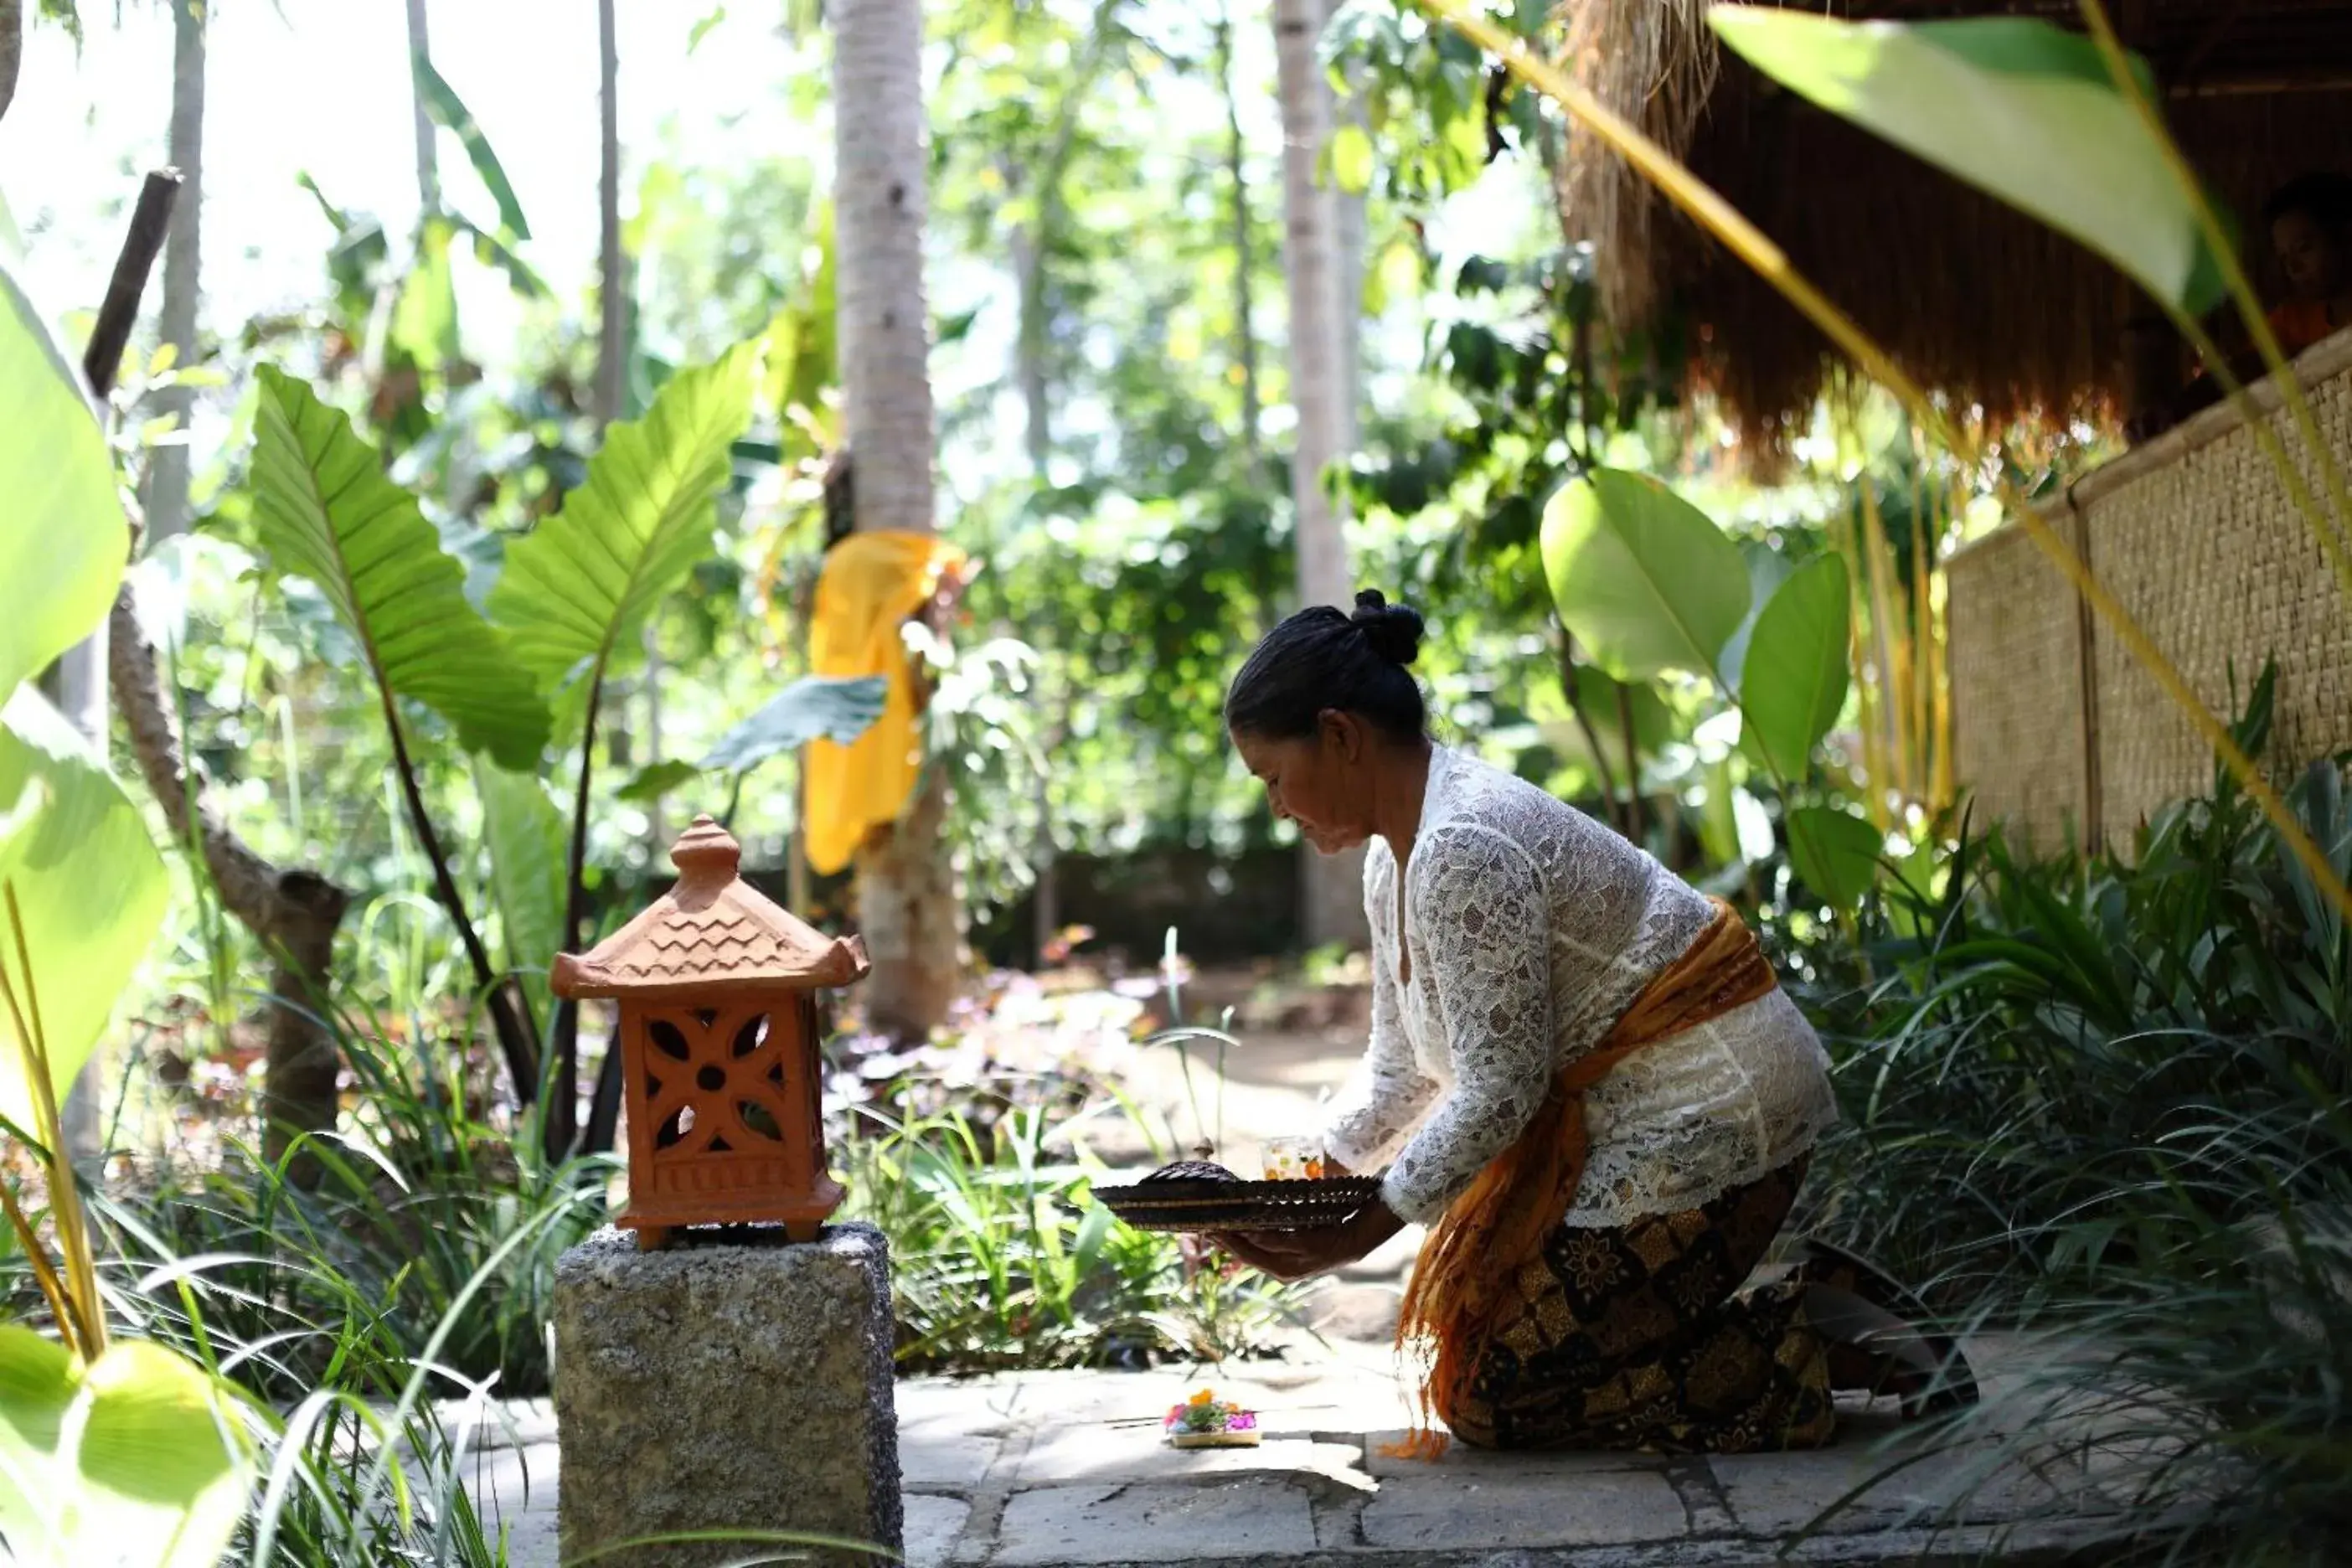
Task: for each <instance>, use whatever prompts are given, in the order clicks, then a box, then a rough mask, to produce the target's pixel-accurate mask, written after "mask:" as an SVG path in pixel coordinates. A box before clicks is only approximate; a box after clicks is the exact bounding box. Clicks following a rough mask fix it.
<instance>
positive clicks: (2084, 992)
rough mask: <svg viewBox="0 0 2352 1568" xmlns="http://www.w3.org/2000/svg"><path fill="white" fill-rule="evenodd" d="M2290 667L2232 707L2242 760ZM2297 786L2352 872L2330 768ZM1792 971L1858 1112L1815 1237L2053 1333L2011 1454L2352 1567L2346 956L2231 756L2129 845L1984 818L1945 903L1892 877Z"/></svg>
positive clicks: (2198, 1521)
mask: <svg viewBox="0 0 2352 1568" xmlns="http://www.w3.org/2000/svg"><path fill="white" fill-rule="evenodd" d="M2272 687H2273V674H2272V673H2271V672H2267V671H2266V672H2265V673H2264V675H2263V678H2262V679H2261V680H2260V681H2259V682H2258V683H2257V684H2256V686H2255V688H2254V690H2253V692H2252V698H2251V700H2250V702H2249V704H2248V707H2247V709H2246V711H2245V713H2244V715H2243V716H2242V718H2241V719H2240V720H2239V721H2238V722H2237V725H2236V735H2235V739H2236V740H2237V742H2238V743H2239V744H2240V745H2241V746H2242V748H2244V749H2245V750H2246V751H2247V752H2249V753H2251V754H2256V755H2259V754H2260V752H2261V750H2262V746H2263V741H2264V739H2265V738H2266V731H2267V728H2268V717H2269V708H2270V699H2271V691H2272ZM2286 798H2287V799H2288V801H2289V802H2290V803H2291V805H2292V806H2293V809H2294V812H2295V814H2296V816H2297V818H2298V820H2299V823H2300V826H2302V828H2303V830H2304V831H2305V833H2306V834H2307V835H2308V836H2309V837H2310V838H2311V839H2312V840H2313V841H2314V842H2315V843H2316V844H2318V845H2320V846H2322V847H2324V849H2325V851H2326V854H2327V855H2328V856H2329V857H2330V858H2332V860H2333V861H2334V863H2335V864H2336V867H2337V868H2338V869H2339V874H2340V872H2341V870H2343V869H2344V868H2352V820H2347V812H2346V803H2345V800H2344V792H2343V776H2342V773H2341V771H2340V766H2339V765H2338V764H2336V763H2321V764H2319V765H2317V766H2315V767H2313V768H2311V769H2309V770H2307V771H2306V772H2305V773H2304V774H2303V775H2302V776H2301V777H2300V779H2299V780H2298V781H2297V782H2296V783H2295V784H2294V786H2293V788H2292V789H2290V790H2289V791H2287V792H2286ZM1791 957H1792V959H1793V960H1794V963H1793V964H1792V968H1794V969H1796V970H1797V971H1798V972H1800V973H1803V974H1804V975H1805V976H1806V978H1805V979H1804V980H1803V981H1802V982H1801V990H1802V999H1803V1001H1804V1002H1805V1004H1806V1005H1807V1008H1808V1011H1809V1012H1811V1014H1812V1015H1813V1016H1814V1017H1815V1018H1816V1019H1817V1020H1818V1021H1820V1023H1821V1024H1822V1027H1823V1033H1824V1035H1825V1037H1826V1038H1827V1039H1828V1042H1829V1044H1830V1046H1831V1048H1832V1056H1833V1057H1834V1058H1836V1061H1837V1083H1838V1086H1839V1091H1840V1096H1841V1100H1842V1102H1843V1108H1844V1110H1845V1114H1846V1120H1847V1126H1846V1128H1845V1130H1844V1131H1843V1132H1842V1133H1841V1134H1839V1135H1838V1136H1837V1137H1836V1138H1835V1139H1833V1140H1832V1142H1831V1144H1830V1145H1829V1146H1828V1147H1827V1148H1826V1149H1825V1151H1824V1153H1825V1159H1824V1162H1823V1169H1822V1174H1823V1175H1824V1176H1825V1177H1826V1178H1827V1179H1826V1180H1825V1181H1823V1182H1822V1183H1821V1184H1820V1186H1819V1187H1818V1188H1817V1190H1818V1191H1821V1192H1823V1193H1825V1194H1827V1195H1826V1198H1825V1199H1824V1200H1823V1201H1824V1203H1825V1205H1826V1212H1825V1213H1824V1214H1823V1215H1822V1216H1821V1217H1822V1223H1823V1225H1824V1226H1826V1227H1827V1228H1829V1229H1831V1230H1833V1231H1836V1232H1839V1233H1841V1234H1843V1235H1844V1236H1846V1237H1850V1238H1851V1239H1852V1240H1853V1241H1854V1242H1855V1243H1856V1244H1857V1245H1859V1246H1861V1247H1863V1248H1864V1250H1866V1251H1868V1252H1871V1253H1873V1254H1874V1255H1875V1256H1877V1257H1878V1258H1880V1259H1881V1260H1882V1261H1884V1262H1885V1263H1886V1264H1887V1265H1889V1266H1890V1267H1892V1268H1895V1270H1896V1271H1897V1272H1898V1273H1903V1274H1906V1275H1907V1276H1909V1277H1910V1278H1912V1279H1915V1280H1918V1281H1921V1282H1923V1283H1924V1284H1925V1285H1926V1286H1927V1289H1928V1291H1929V1294H1930V1297H1931V1299H1932V1300H1936V1301H1937V1303H1938V1304H1939V1305H1941V1306H1942V1307H1944V1308H1946V1309H1947V1310H1948V1311H1949V1312H1950V1314H1951V1316H1952V1317H1953V1318H1954V1319H1955V1320H1957V1321H1959V1322H1960V1323H1961V1324H1962V1325H1963V1326H1990V1327H1995V1328H2000V1329H2002V1330H2006V1331H2026V1332H2029V1333H2032V1334H2037V1335H2046V1336H2048V1340H2049V1344H2050V1346H2051V1350H2050V1353H2049V1354H2048V1355H2046V1356H2044V1357H2042V1358H2039V1359H2038V1361H2037V1363H2036V1365H2037V1368H2038V1370H2036V1371H2035V1372H2034V1373H2032V1375H2031V1376H2029V1378H2028V1379H2027V1387H2026V1389H2025V1391H2024V1393H2023V1394H2022V1395H2021V1397H2023V1398H2025V1399H2027V1400H2028V1401H2030V1402H2032V1404H2033V1405H2034V1406H2036V1407H2038V1418H2037V1419H2033V1420H2029V1421H2026V1422H2024V1423H2022V1429H2021V1433H2020V1435H2017V1436H2011V1437H2010V1438H2008V1439H2005V1441H2004V1444H2003V1449H2004V1451H2005V1452H2007V1453H2009V1454H2011V1455H2012V1456H2014V1457H2020V1458H2034V1459H2036V1460H2037V1462H2039V1461H2042V1460H2047V1459H2049V1458H2052V1457H2053V1454H2059V1455H2060V1457H2064V1458H2074V1459H2076V1460H2080V1459H2082V1458H2086V1457H2087V1458H2091V1459H2092V1460H2093V1461H2095V1462H2096V1463H2104V1464H2106V1465H2107V1466H2108V1468H2109V1470H2110V1473H2111V1479H2112V1484H2113V1485H2114V1486H2116V1487H2117V1488H2119V1489H2120V1491H2119V1492H2118V1495H2117V1499H2116V1500H2118V1501H2120V1502H2123V1503H2125V1504H2126V1506H2128V1507H2129V1508H2130V1510H2131V1511H2132V1513H2133V1515H2134V1517H2135V1518H2136V1519H2137V1520H2141V1521H2146V1522H2147V1527H2148V1528H2147V1539H2146V1540H2145V1541H2144V1542H2141V1546H2140V1550H2141V1551H2143V1552H2144V1553H2145V1554H2146V1555H2147V1557H2148V1558H2149V1559H2150V1560H2162V1561H2200V1562H2203V1561H2228V1562H2233V1563H2306V1562H2308V1563H2320V1562H2326V1561H2333V1560H2334V1559H2333V1558H2331V1557H2330V1556H2329V1555H2328V1553H2329V1552H2332V1551H2335V1550H2336V1547H2335V1546H2334V1545H2332V1544H2331V1542H2340V1541H2341V1540H2342V1539H2343V1532H2344V1531H2345V1530H2346V1529H2347V1526H2352V1463H2347V1458H2352V1394H2347V1390H2352V1375H2347V1374H2352V1114H2347V1110H2346V1096H2347V1089H2352V943H2347V935H2346V929H2345V926H2344V924H2343V922H2342V921H2340V920H2338V919H2337V918H2336V910H2335V907H2334V905H2333V903H2332V901H2331V900H2329V899H2328V898H2327V896H2326V894H2325V893H2324V892H2323V891H2322V889H2320V887H2319V886H2318V885H2317V884H2316V883H2315V881H2314V879H2312V878H2311V877H2310V875H2309V874H2308V873H2307V871H2306V870H2305V868H2304V866H2303V865H2302V864H2301V863H2300V861H2299V860H2298V859H2297V858H2296V857H2295V856H2294V854H2292V853H2290V852H2289V851H2288V850H2287V848H2286V847H2284V845H2283V843H2282V842H2281V839H2280V836H2279V835H2278V834H2277V833H2276V831H2275V830H2274V829H2273V826H2272V825H2271V824H2270V822H2269V821H2268V820H2267V819H2266V817H2265V816H2264V815H2263V812H2262V811H2261V810H2260V809H2259V808H2258V807H2256V806H2255V805H2253V804H2252V802H2250V801H2248V800H2247V799H2246V798H2245V796H2244V795H2243V794H2242V792H2240V791H2239V790H2238V789H2237V788H2236V787H2235V784H2234V782H2233V779H2232V776H2231V773H2230V771H2229V770H2228V769H2227V768H2217V770H2216V773H2215V782H2214V787H2213V792H2212V794H2211V795H2209V796H2207V797H2205V798H2203V799H2200V800H2196V801H2191V802H2188V803H2184V804H2182V805H2178V806H2175V807H2173V808H2171V809H2168V810H2167V811H2165V812H2164V813H2162V814H2160V815H2159V816H2157V817H2156V818H2155V819H2154V820H2153V821H2151V822H2150V823H2149V824H2148V825H2147V826H2146V827H2145V828H2144V829H2143V830H2142V832H2141V833H2140V834H2139V835H2138V836H2137V842H2136V844H2135V845H2134V847H2133V853H2132V854H2131V855H2130V856H2129V857H2127V858H2126V857H2120V856H2113V855H2107V854H2104V853H2103V854H2097V855H2094V856H2091V857H2089V858H2086V859H2083V860H2079V861H2078V860H2071V859H2070V860H2060V861H2036V860H2033V859H2031V858H2026V857H2024V856H2021V855H2020V854H2018V853H2016V852H2015V851H2013V850H2012V849H2011V847H2009V846H2008V845H2007V844H2005V843H2004V842H2003V840H2002V839H2001V837H2000V836H1999V835H1990V836H1987V837H1984V838H1982V839H1981V840H1978V841H1975V842H1973V843H1970V844H1968V845H1966V846H1964V847H1963V848H1962V850H1961V851H1960V853H1959V854H1958V856H1957V857H1956V858H1955V859H1954V861H1953V863H1952V865H1951V867H1950V869H1949V876H1948V881H1947V884H1946V886H1945V889H1944V891H1943V892H1942V894H1941V895H1940V896H1939V897H1937V898H1935V899H1929V898H1927V897H1926V896H1924V895H1922V894H1920V893H1917V892H1916V891H1911V890H1908V889H1900V888H1898V889H1896V890H1895V892H1894V893H1893V894H1892V895H1891V896H1890V898H1889V899H1888V900H1887V901H1886V904H1885V905H1884V906H1882V907H1880V908H1878V909H1875V910H1873V911H1872V918H1871V919H1869V920H1868V921H1866V922H1865V924H1864V930H1863V939H1862V942H1861V943H1860V944H1859V945H1853V944H1849V943H1847V942H1846V941H1845V939H1844V938H1842V937H1840V936H1838V935H1837V934H1836V933H1833V932H1823V933H1822V941H1821V944H1820V945H1818V946H1816V947H1814V948H1812V949H1811V950H1808V951H1803V952H1797V953H1794V954H1792V955H1791ZM2011 1425H2012V1426H2017V1425H2018V1423H2016V1422H2015V1419H2014V1415H2013V1414H2012V1415H2011ZM2086 1447H2087V1448H2089V1449H2092V1450H2095V1452H2091V1453H2088V1454H2087V1455H2086V1454H2085V1453H2084V1451H2083V1450H2084V1449H2085V1448H2086ZM2070 1448H2071V1449H2072V1450H2073V1452H2071V1453H2063V1451H2064V1450H2068V1449H2070ZM2123 1461H2128V1462H2123Z"/></svg>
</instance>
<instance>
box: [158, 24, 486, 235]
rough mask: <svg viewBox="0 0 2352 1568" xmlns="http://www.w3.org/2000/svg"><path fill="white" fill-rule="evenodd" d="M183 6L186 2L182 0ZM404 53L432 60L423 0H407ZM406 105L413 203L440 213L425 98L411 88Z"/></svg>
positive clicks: (438, 169)
mask: <svg viewBox="0 0 2352 1568" xmlns="http://www.w3.org/2000/svg"><path fill="white" fill-rule="evenodd" d="M182 3H183V4H184V3H186V0H182ZM408 52H409V55H410V56H411V58H415V59H421V60H429V59H431V58H433V36H432V32H431V30H430V28H429V27H428V26H426V21H425V0H408ZM410 101H411V103H412V104H413V105H414V107H415V116H416V200H417V205H418V206H419V208H420V209H421V210H423V211H425V212H428V213H433V212H438V211H440V210H441V161H440V159H439V157H438V156H437V155H436V152H435V149H434V142H433V116H432V115H430V114H428V113H427V112H425V94H424V92H423V91H422V90H419V89H414V88H412V89H411V92H410Z"/></svg>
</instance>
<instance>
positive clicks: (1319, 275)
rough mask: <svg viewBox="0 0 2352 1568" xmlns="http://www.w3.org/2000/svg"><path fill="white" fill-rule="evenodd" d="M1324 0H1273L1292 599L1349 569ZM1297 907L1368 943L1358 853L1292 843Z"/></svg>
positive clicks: (1325, 601) (1341, 596)
mask: <svg viewBox="0 0 2352 1568" xmlns="http://www.w3.org/2000/svg"><path fill="white" fill-rule="evenodd" d="M1325 15H1326V7H1325V4H1324V0H1275V6H1274V32H1275V61H1276V82H1277V90H1278V92H1279V94H1280V97H1281V100H1282V206H1283V270H1284V272H1285V273H1286V280H1287V282H1288V285H1289V294H1290V399H1291V403H1292V404H1293V405H1294V406H1295V407H1296V408H1297V414H1298V441H1297V450H1296V452H1295V453H1294V454H1293V456H1292V458H1291V479H1290V493H1291V499H1292V502H1293V505H1294V507H1295V509H1296V512H1297V523H1296V526H1295V528H1294V530H1293V538H1294V539H1295V540H1296V542H1297V554H1298V597H1299V602H1300V603H1301V604H1302V605H1339V607H1340V608H1342V609H1346V608H1348V607H1349V605H1351V604H1352V603H1353V602H1354V587H1353V584H1352V583H1351V582H1350V581H1349V571H1348V539H1347V532H1346V529H1347V515H1348V514H1347V501H1346V498H1345V496H1344V495H1335V494H1334V493H1333V492H1332V490H1331V489H1329V488H1328V486H1327V483H1326V481H1327V479H1328V476H1329V474H1330V471H1331V469H1332V468H1334V467H1336V466H1337V465H1339V463H1341V462H1344V461H1345V460H1346V458H1347V456H1348V442H1349V432H1350V429H1351V427H1352V426H1353V424H1354V419H1353V415H1352V405H1353V399H1352V398H1351V397H1350V396H1349V388H1348V384H1347V377H1348V374H1349V369H1348V366H1349V361H1350V360H1351V358H1352V350H1351V349H1350V347H1349V344H1348V342H1347V340H1348V338H1349V336H1351V335H1352V334H1351V333H1350V332H1349V331H1347V329H1348V328H1349V326H1350V325H1351V323H1350V322H1349V320H1348V319H1347V313H1346V310H1345V308H1344V303H1345V297H1346V296H1347V295H1348V294H1349V292H1351V291H1349V290H1343V289H1342V286H1341V278H1340V274H1341V272H1342V269H1343V268H1344V266H1345V260H1346V258H1345V254H1344V253H1345V245H1346V234H1345V226H1344V224H1343V222H1342V217H1341V213H1340V204H1339V198H1338V195H1337V193H1336V192H1334V191H1333V190H1331V189H1330V188H1329V187H1328V186H1327V185H1324V184H1321V183H1320V182H1319V181H1318V179H1317V170H1316V164H1317V163H1318V161H1319V160H1320V158H1321V155H1322V152H1323V148H1324V146H1325V144H1326V143H1327V142H1328V141H1329V140H1330V134H1331V124H1332V112H1333V105H1332V94H1331V88H1330V84H1329V82H1328V81H1327V80H1326V79H1325V78H1324V74H1323V67H1322V65H1321V63H1320V62H1319V61H1318V60H1317V59H1316V58H1315V46H1316V42H1317V40H1318V37H1320V36H1321V33H1322V23H1323V18H1324V16H1325ZM1299 855H1300V857H1301V861H1302V866H1301V878H1300V882H1301V899H1300V903H1301V914H1302V916H1303V921H1302V924H1303V926H1304V930H1305V934H1306V938H1307V945H1309V946H1310V947H1320V946H1323V945H1325V944H1327V943H1330V942H1350V943H1360V942H1363V941H1364V940H1365V939H1366V929H1365V924H1364V908H1363V905H1364V899H1363V857H1362V853H1361V851H1357V852H1353V853H1350V854H1347V855H1337V856H1330V857H1328V858H1327V857H1324V856H1320V855H1318V854H1316V853H1315V851H1314V850H1313V849H1312V848H1309V847H1305V846H1302V847H1300V849H1299Z"/></svg>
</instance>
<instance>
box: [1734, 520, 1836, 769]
mask: <svg viewBox="0 0 2352 1568" xmlns="http://www.w3.org/2000/svg"><path fill="white" fill-rule="evenodd" d="M1847 593H1848V584H1847V582H1846V572H1845V558H1844V557H1843V556H1841V555H1837V554H1835V553H1830V554H1823V555H1817V556H1815V557H1814V558H1813V559H1812V560H1811V561H1808V562H1807V563H1805V564H1804V565H1802V566H1801V567H1799V568H1798V569H1797V570H1796V571H1795V572H1794V573H1793V574H1790V577H1789V579H1788V581H1786V582H1784V583H1782V584H1780V587H1779V588H1777V589H1776V590H1774V591H1773V595H1772V597H1771V598H1770V599H1769V601H1767V602H1766V604H1765V605H1764V612H1763V614H1761V615H1759V616H1757V617H1756V630H1755V634H1754V635H1753V636H1752V637H1749V638H1748V657H1747V659H1746V661H1745V664H1744V666H1743V668H1742V669H1741V672H1740V678H1739V711H1740V718H1741V721H1742V723H1743V724H1744V725H1745V726H1746V729H1747V732H1748V736H1749V737H1750V738H1751V739H1753V741H1754V742H1755V744H1756V747H1757V749H1758V751H1759V752H1761V753H1762V754H1763V757H1764V762H1765V765H1766V766H1767V767H1769V768H1770V769H1771V770H1772V772H1773V773H1775V774H1776V775H1778V776H1779V777H1780V778H1781V779H1783V780H1792V779H1801V778H1802V777H1804V775H1805V771H1806V768H1807V765H1808V764H1809V763H1811V760H1812V754H1813V746H1814V744H1815V743H1816V742H1819V741H1820V740H1821V738H1822V736H1823V735H1826V734H1828V733H1829V729H1830V726H1831V725H1832V724H1834V723H1836V722H1837V717H1838V712H1839V710H1841V709H1843V707H1844V706H1845V682H1846V666H1845V658H1846V633H1847V620H1846V617H1847V614H1848V610H1847V605H1848V602H1849V601H1848V598H1847Z"/></svg>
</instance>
